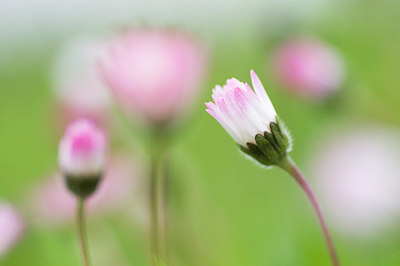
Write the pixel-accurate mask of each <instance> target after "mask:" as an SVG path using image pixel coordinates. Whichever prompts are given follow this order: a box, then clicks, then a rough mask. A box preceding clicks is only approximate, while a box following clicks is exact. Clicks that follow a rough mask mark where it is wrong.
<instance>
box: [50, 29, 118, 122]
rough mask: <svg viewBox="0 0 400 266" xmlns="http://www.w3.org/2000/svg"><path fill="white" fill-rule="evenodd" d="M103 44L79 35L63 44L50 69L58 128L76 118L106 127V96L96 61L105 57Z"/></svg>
mask: <svg viewBox="0 0 400 266" xmlns="http://www.w3.org/2000/svg"><path fill="white" fill-rule="evenodd" d="M105 47H106V42H105V40H100V39H98V38H93V37H89V36H81V37H79V38H76V39H74V40H72V41H70V42H69V43H67V44H66V45H65V46H64V47H63V48H62V49H61V51H60V53H59V54H58V55H57V57H56V60H55V62H54V65H53V66H52V71H53V73H52V74H53V75H52V79H53V88H54V94H55V97H56V100H57V108H58V110H59V111H60V113H61V115H58V116H57V121H59V120H60V117H61V121H62V122H63V123H62V125H61V126H62V127H64V126H65V124H67V123H70V122H72V121H74V120H75V119H77V118H82V117H84V118H88V119H91V120H94V121H96V122H97V123H101V124H106V122H107V120H108V118H109V108H110V103H111V99H110V93H109V91H108V89H107V88H106V86H105V85H104V84H103V82H102V81H101V80H100V78H99V77H98V74H97V68H96V60H98V58H103V57H105V56H106V48H105Z"/></svg>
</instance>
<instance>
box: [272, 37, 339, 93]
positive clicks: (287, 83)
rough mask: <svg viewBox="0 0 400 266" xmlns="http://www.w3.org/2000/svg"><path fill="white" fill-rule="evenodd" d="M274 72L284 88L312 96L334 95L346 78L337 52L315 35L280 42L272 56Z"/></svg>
mask: <svg viewBox="0 0 400 266" xmlns="http://www.w3.org/2000/svg"><path fill="white" fill-rule="evenodd" d="M273 71H274V74H275V76H276V79H277V80H278V81H279V82H280V83H281V85H282V86H283V87H284V88H285V89H287V90H288V91H290V92H293V93H294V94H297V95H300V96H302V97H305V98H311V99H318V98H324V97H328V96H330V95H332V94H333V93H334V92H335V91H336V90H338V89H339V87H340V86H341V85H342V83H343V80H344V63H343V61H342V58H341V57H340V55H339V54H338V52H337V51H336V50H335V49H334V48H333V47H331V46H329V45H328V44H325V43H323V42H322V41H321V40H318V39H314V38H298V39H290V40H288V41H286V42H284V43H283V44H281V46H280V47H278V49H277V50H276V51H275V53H274V55H273Z"/></svg>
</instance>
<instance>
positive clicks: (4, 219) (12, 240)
mask: <svg viewBox="0 0 400 266" xmlns="http://www.w3.org/2000/svg"><path fill="white" fill-rule="evenodd" d="M24 230H25V222H24V221H23V219H22V217H21V216H20V214H19V213H18V212H17V210H15V209H14V208H13V207H12V206H11V205H10V204H8V203H5V202H0V257H2V256H4V255H5V254H6V253H7V251H9V250H10V249H11V248H12V247H13V246H14V245H15V244H16V242H17V241H18V240H19V239H20V238H21V236H22V235H23V232H24Z"/></svg>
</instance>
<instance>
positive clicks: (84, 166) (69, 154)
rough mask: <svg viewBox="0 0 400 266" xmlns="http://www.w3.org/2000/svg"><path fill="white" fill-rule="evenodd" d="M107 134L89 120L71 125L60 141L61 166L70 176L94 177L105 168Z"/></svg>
mask: <svg viewBox="0 0 400 266" xmlns="http://www.w3.org/2000/svg"><path fill="white" fill-rule="evenodd" d="M106 146H107V140H106V136H105V133H104V132H103V131H102V130H101V129H100V128H98V127H96V125H95V124H94V123H92V122H91V121H89V120H85V119H80V120H77V121H75V122H73V123H72V124H70V125H69V126H68V128H67V130H66V132H65V134H64V136H63V138H62V139H61V141H60V145H59V156H58V158H59V166H60V169H61V171H62V172H63V173H64V174H67V175H69V176H75V177H79V176H93V175H97V174H100V173H101V172H102V171H103V170H104V168H105V161H106V148H107V147H106Z"/></svg>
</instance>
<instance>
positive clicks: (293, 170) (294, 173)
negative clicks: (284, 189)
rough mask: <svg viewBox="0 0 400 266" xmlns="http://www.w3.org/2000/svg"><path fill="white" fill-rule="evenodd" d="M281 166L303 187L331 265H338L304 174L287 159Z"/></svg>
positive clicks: (329, 237)
mask: <svg viewBox="0 0 400 266" xmlns="http://www.w3.org/2000/svg"><path fill="white" fill-rule="evenodd" d="M282 168H283V169H285V170H286V171H288V172H289V173H290V174H291V175H292V176H293V178H294V179H295V180H296V181H297V183H298V184H299V185H300V187H301V188H302V189H303V191H304V192H305V193H306V195H307V197H308V199H309V200H310V202H311V205H312V207H313V209H314V211H315V213H316V215H317V217H318V221H319V224H320V226H321V229H322V233H323V235H324V238H325V241H326V245H327V247H328V250H329V254H330V256H331V259H332V265H334V266H340V262H339V258H338V255H337V253H336V250H335V245H334V244H333V241H332V237H331V235H330V233H329V230H328V227H327V226H326V223H325V219H324V216H323V215H322V212H321V209H320V207H319V204H318V201H317V199H316V197H315V195H314V193H313V191H312V189H311V187H310V185H309V184H308V182H307V180H306V179H305V178H304V175H303V174H302V173H301V172H300V170H299V168H297V166H296V165H295V163H294V162H293V161H292V160H290V159H288V161H287V162H285V164H283V165H282Z"/></svg>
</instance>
